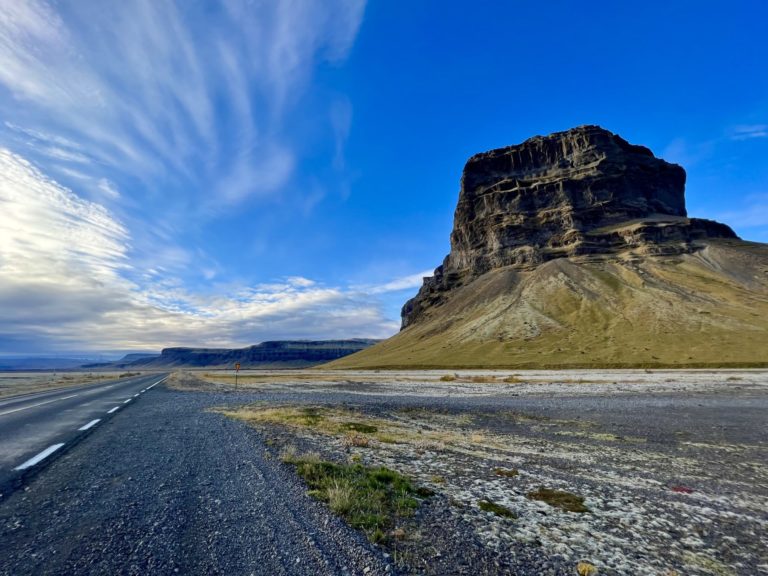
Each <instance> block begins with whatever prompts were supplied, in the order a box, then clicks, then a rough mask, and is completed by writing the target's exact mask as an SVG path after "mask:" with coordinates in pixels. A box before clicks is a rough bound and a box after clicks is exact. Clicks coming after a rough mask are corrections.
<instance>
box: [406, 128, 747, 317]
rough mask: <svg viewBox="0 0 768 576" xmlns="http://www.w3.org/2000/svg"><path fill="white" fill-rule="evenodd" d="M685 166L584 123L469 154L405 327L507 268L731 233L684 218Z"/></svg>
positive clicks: (689, 246)
mask: <svg viewBox="0 0 768 576" xmlns="http://www.w3.org/2000/svg"><path fill="white" fill-rule="evenodd" d="M685 178H686V177H685V170H683V168H682V167H680V166H678V165H676V164H671V163H669V162H666V161H664V160H662V159H660V158H656V157H655V156H654V155H653V153H652V152H651V151H650V150H649V149H648V148H645V147H643V146H637V145H634V144H630V143H628V142H627V141H626V140H624V139H623V138H621V137H620V136H618V135H616V134H613V133H611V132H609V131H608V130H605V129H603V128H600V127H599V126H580V127H578V128H573V129H571V130H568V131H565V132H557V133H554V134H550V135H549V136H536V137H534V138H531V139H529V140H526V141H525V142H523V143H522V144H519V145H516V146H509V147H506V148H499V149H497V150H491V151H489V152H484V153H481V154H477V155H475V156H473V157H471V158H470V159H469V160H468V161H467V163H466V165H465V167H464V172H463V174H462V178H461V190H460V193H459V202H458V205H457V207H456V212H455V216H454V226H453V231H452V232H451V252H450V254H449V255H448V256H447V257H446V258H445V260H444V261H443V264H442V265H441V266H439V267H438V268H437V269H436V270H435V274H434V276H432V277H430V278H425V279H424V284H423V286H422V288H421V289H420V291H419V293H418V294H417V295H416V297H415V298H413V299H411V300H409V301H408V302H407V303H406V304H405V306H404V307H403V310H402V327H403V328H406V327H408V326H410V325H412V324H414V323H416V322H418V321H419V319H420V318H421V317H422V316H423V314H424V312H425V311H426V310H427V309H429V308H431V307H434V306H438V305H440V304H441V302H442V301H443V300H444V297H445V295H446V294H447V293H448V292H450V291H451V290H453V289H455V288H458V287H460V286H462V285H464V284H466V283H468V282H470V281H471V280H473V279H475V278H477V277H479V276H481V275H482V274H485V273H486V272H489V271H491V270H496V269H499V268H504V267H511V268H516V269H528V270H530V269H532V268H534V267H536V266H538V265H540V264H542V263H544V262H547V261H549V260H553V259H556V258H569V259H571V260H575V261H579V260H588V259H590V258H605V257H612V256H613V257H617V258H619V257H620V258H625V259H626V258H632V257H644V256H649V255H674V254H684V253H690V252H693V251H695V250H697V249H699V247H700V245H699V244H698V242H699V241H701V240H704V239H707V238H732V239H735V238H737V236H736V234H735V233H734V232H733V230H731V228H729V227H728V226H726V225H725V224H720V223H718V222H714V221H711V220H703V219H698V218H688V215H687V211H686V207H685Z"/></svg>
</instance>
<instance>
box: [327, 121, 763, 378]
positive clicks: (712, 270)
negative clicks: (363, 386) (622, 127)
mask: <svg viewBox="0 0 768 576" xmlns="http://www.w3.org/2000/svg"><path fill="white" fill-rule="evenodd" d="M685 178H686V175H685V170H683V168H682V167H680V166H678V165H676V164H671V163H669V162H666V161H664V160H662V159H660V158H656V157H655V156H654V155H653V153H652V152H651V151H650V150H649V149H648V148H645V147H643V146H638V145H634V144H630V143H629V142H627V141H626V140H624V139H623V138H621V137H620V136H618V135H616V134H613V133H611V132H609V131H608V130H605V129H603V128H600V127H599V126H580V127H577V128H574V129H571V130H568V131H565V132H557V133H554V134H551V135H549V136H536V137H534V138H531V139H529V140H526V141H525V142H523V143H522V144H519V145H516V146H509V147H506V148H500V149H497V150H491V151H489V152H484V153H481V154H477V155H475V156H473V157H471V158H470V159H469V160H468V161H467V163H466V166H465V167H464V172H463V174H462V178H461V189H460V192H459V200H458V205H457V207H456V213H455V217H454V226H453V231H452V232H451V251H450V254H448V256H447V257H446V258H445V260H444V261H443V263H442V265H441V266H439V267H438V268H437V269H436V270H435V273H434V276H432V277H429V278H425V279H424V284H423V286H422V288H421V289H420V290H419V293H418V294H417V295H416V297H414V298H413V299H411V300H409V301H408V302H407V303H406V304H405V306H404V307H403V311H402V320H403V321H402V328H403V329H402V330H401V332H400V333H399V334H397V335H396V336H394V337H393V338H390V339H389V340H387V341H385V342H382V343H380V344H378V345H376V346H374V347H372V348H369V349H367V350H365V351H362V352H359V353H357V354H354V355H352V356H349V357H347V358H344V359H342V360H339V361H337V362H334V363H333V364H332V366H336V367H374V366H375V367H394V366H402V367H493V366H497V367H502V366H504V367H565V366H584V367H597V366H604V367H610V366H616V367H626V366H714V365H731V366H742V365H744V366H746V365H761V364H762V365H765V364H768V353H767V352H766V350H768V245H765V244H758V243H753V242H746V241H743V240H741V239H739V238H738V237H737V236H736V234H735V233H734V232H733V230H732V229H731V228H730V227H728V226H727V225H725V224H721V223H718V222H715V221H712V220H704V219H699V218H691V217H689V216H688V213H687V210H686V206H685Z"/></svg>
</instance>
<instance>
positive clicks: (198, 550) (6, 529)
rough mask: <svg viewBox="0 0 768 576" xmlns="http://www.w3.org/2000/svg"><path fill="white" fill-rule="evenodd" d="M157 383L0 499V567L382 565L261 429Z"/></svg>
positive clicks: (201, 570) (306, 568) (225, 398)
mask: <svg viewBox="0 0 768 576" xmlns="http://www.w3.org/2000/svg"><path fill="white" fill-rule="evenodd" d="M247 399H248V398H245V397H241V398H236V397H232V396H231V395H217V394H205V395H197V394H188V393H184V392H177V391H172V390H168V389H164V388H161V387H158V388H156V389H155V390H153V391H152V393H150V394H147V395H145V396H144V397H143V398H142V399H141V401H140V402H137V403H136V405H135V406H132V407H131V409H130V410H125V411H121V412H120V413H119V414H118V415H117V416H116V417H115V418H113V419H112V420H110V421H109V422H108V423H107V424H105V425H104V426H102V427H101V428H100V429H99V430H98V432H97V433H94V434H92V435H91V436H89V437H88V438H86V439H85V440H83V441H82V442H81V443H80V444H79V445H78V446H76V447H75V448H74V449H73V450H71V451H70V452H68V453H67V454H65V455H64V456H62V457H61V458H59V459H57V460H56V461H55V462H53V463H51V464H50V465H49V466H48V467H47V468H46V469H45V470H43V471H42V472H41V473H40V474H39V475H38V476H37V477H36V478H34V479H33V480H32V481H31V482H29V484H28V485H27V486H26V487H25V488H23V489H21V490H19V491H17V492H15V493H14V494H12V495H11V496H10V497H8V498H7V499H4V500H3V501H2V502H0V542H2V549H3V552H2V557H1V558H0V574H3V575H8V576H21V575H24V574H35V575H37V574H61V575H65V574H66V575H75V574H137V575H138V574H153V575H154V574H201V575H202V574H227V575H239V574H276V575H277V574H292V575H293V574H296V575H301V574H307V575H309V574H311V575H317V574H371V575H373V574H387V573H389V572H390V570H391V567H390V566H388V565H387V562H386V560H385V558H384V556H383V555H382V552H381V551H378V550H375V549H374V548H373V547H372V546H371V545H369V544H368V543H367V542H366V541H365V540H364V538H363V537H362V536H361V535H360V534H358V533H357V532H355V531H353V530H351V529H350V528H348V527H347V526H346V525H344V524H343V523H342V522H341V521H339V520H338V519H336V518H334V517H332V516H331V515H330V514H328V513H327V511H326V510H325V509H324V508H323V507H322V506H321V505H320V504H318V503H317V502H315V501H314V500H312V499H311V498H310V497H308V496H306V494H305V490H304V487H303V486H302V485H301V484H300V482H299V481H298V480H297V478H296V477H295V476H294V475H293V474H292V473H291V472H290V470H288V469H286V467H285V466H283V465H281V464H280V463H279V462H277V461H275V460H270V459H268V457H267V453H266V452H265V451H264V447H263V444H262V443H261V442H260V440H259V437H258V435H257V434H256V433H255V432H254V431H253V430H250V429H248V428H247V427H246V426H244V425H242V424H240V423H239V422H235V421H232V420H229V419H226V418H224V417H222V416H220V415H218V414H214V413H210V412H207V411H206V408H208V407H210V406H216V405H221V404H226V403H228V402H231V401H233V400H239V401H240V402H242V401H244V400H247Z"/></svg>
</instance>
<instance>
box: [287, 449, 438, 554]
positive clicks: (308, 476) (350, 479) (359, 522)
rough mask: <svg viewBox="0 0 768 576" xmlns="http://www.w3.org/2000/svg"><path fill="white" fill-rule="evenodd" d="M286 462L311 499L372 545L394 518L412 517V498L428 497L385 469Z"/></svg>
mask: <svg viewBox="0 0 768 576" xmlns="http://www.w3.org/2000/svg"><path fill="white" fill-rule="evenodd" d="M286 461H287V462H289V463H290V464H293V465H294V466H295V467H296V472H297V473H298V474H299V476H301V477H302V478H303V479H304V481H305V482H306V483H307V486H308V487H309V493H310V494H311V495H312V496H314V497H315V498H317V499H318V500H321V501H323V502H326V503H327V504H328V506H329V508H330V509H331V510H332V511H333V512H334V513H336V514H338V515H339V516H341V517H342V518H344V519H345V520H346V521H347V522H348V523H349V525H350V526H352V527H354V528H358V529H360V530H362V531H363V532H365V534H366V535H367V536H368V538H369V539H370V540H371V541H373V542H380V541H382V540H385V539H386V538H387V534H388V533H389V532H390V530H391V529H392V527H393V526H395V522H396V521H397V519H398V518H403V517H407V516H412V515H413V513H414V511H415V510H416V508H417V507H418V505H419V501H418V500H417V498H416V496H422V497H425V496H428V495H430V493H429V491H427V490H425V489H420V488H418V487H416V486H414V485H413V484H412V483H411V481H410V479H409V478H407V477H406V476H403V475H402V474H400V473H399V472H396V471H394V470H390V469H389V468H384V467H375V468H370V467H365V466H362V465H360V464H337V463H335V462H326V461H322V460H317V459H311V460H306V459H305V458H304V457H303V456H294V457H293V458H292V459H291V460H286Z"/></svg>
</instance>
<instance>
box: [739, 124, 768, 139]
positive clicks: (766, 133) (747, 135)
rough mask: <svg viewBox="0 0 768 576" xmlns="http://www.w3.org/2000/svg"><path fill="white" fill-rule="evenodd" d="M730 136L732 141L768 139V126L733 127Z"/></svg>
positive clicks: (746, 125)
mask: <svg viewBox="0 0 768 576" xmlns="http://www.w3.org/2000/svg"><path fill="white" fill-rule="evenodd" d="M730 136H731V139H732V140H750V139H752V138H768V124H740V125H738V126H734V127H733V129H732V130H731V133H730Z"/></svg>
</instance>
